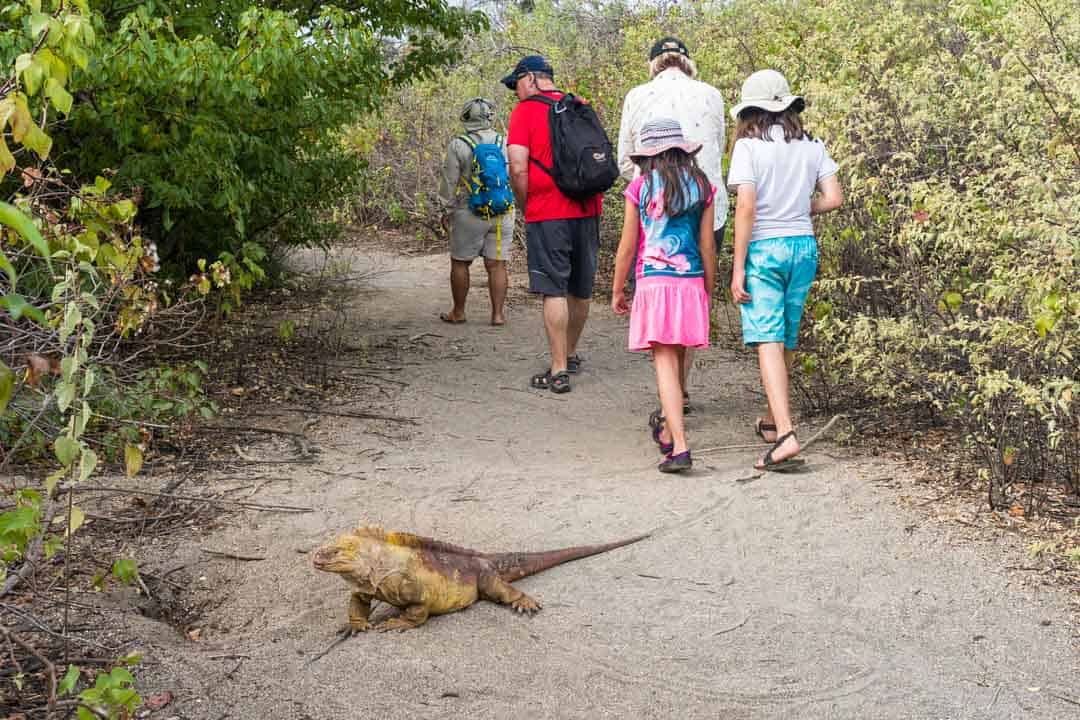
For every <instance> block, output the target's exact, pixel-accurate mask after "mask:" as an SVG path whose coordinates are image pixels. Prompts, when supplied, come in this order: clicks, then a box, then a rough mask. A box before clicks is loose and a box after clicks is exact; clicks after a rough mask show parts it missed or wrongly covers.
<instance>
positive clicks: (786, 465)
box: [754, 430, 806, 472]
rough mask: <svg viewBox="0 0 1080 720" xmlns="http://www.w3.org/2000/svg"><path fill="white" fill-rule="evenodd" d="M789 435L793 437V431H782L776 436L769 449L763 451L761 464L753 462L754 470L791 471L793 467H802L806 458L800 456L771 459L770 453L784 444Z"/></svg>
mask: <svg viewBox="0 0 1080 720" xmlns="http://www.w3.org/2000/svg"><path fill="white" fill-rule="evenodd" d="M789 437H795V431H794V430H792V431H791V432H787V433H784V434H783V435H782V436H781V437H778V438H776V442H775V443H773V446H772V447H771V448H769V451H768V452H767V453H765V457H764V458H762V459H763V460H764V461H765V462H764V464H762V465H758V464H757V463H754V469H755V470H765V471H768V472H791V471H792V470H794V469H795V468H799V467H802V466H803V465H805V464H806V460H804V459H803V458H800V457H790V458H787V459H785V460H778V461H775V462H774V461H773V459H772V454H773V453H774V452H775V451H776V450H778V449H779V448H780V446H781V445H783V444H784V441H785V440H787V439H788V438H789Z"/></svg>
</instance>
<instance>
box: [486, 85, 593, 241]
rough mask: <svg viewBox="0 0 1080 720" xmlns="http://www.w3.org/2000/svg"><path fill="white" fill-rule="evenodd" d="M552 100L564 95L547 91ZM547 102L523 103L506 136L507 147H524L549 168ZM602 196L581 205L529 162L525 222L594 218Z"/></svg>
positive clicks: (513, 115)
mask: <svg viewBox="0 0 1080 720" xmlns="http://www.w3.org/2000/svg"><path fill="white" fill-rule="evenodd" d="M543 94H544V95H546V96H547V97H549V98H551V99H552V100H558V99H559V98H561V97H562V93H561V92H558V91H544V93H543ZM549 109H550V108H549V107H548V105H547V104H546V103H543V102H538V101H536V100H522V101H520V102H518V104H517V106H515V107H514V110H513V112H511V113H510V123H509V129H508V132H507V134H506V144H507V145H521V146H523V147H526V148H528V149H529V157H530V158H534V159H536V160H538V161H539V162H541V163H543V165H544V167H546V168H550V167H551V166H552V162H553V154H552V151H551V127H550V125H549V124H548V110H549ZM602 198H603V196H602V195H597V196H596V197H595V198H593V199H592V200H586V201H585V202H584V203H580V202H578V201H577V200H571V199H570V198H568V197H566V196H565V195H563V194H562V193H561V192H559V188H558V187H556V185H555V181H554V180H553V179H552V178H551V176H550V175H548V174H547V173H546V172H544V171H543V170H542V169H540V168H539V167H537V166H536V163H534V162H533V161H532V159H530V160H529V190H528V193H527V198H526V202H525V222H541V221H543V220H569V219H571V218H583V217H593V216H594V215H599V214H600V203H601V199H602Z"/></svg>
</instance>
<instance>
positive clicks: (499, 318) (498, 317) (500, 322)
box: [491, 313, 506, 327]
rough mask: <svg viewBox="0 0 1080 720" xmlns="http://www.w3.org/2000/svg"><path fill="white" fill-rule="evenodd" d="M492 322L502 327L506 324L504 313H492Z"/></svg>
mask: <svg viewBox="0 0 1080 720" xmlns="http://www.w3.org/2000/svg"><path fill="white" fill-rule="evenodd" d="M491 324H492V325H494V326H495V327H500V326H502V325H505V324H506V318H505V317H503V316H502V315H495V314H494V313H492V315H491Z"/></svg>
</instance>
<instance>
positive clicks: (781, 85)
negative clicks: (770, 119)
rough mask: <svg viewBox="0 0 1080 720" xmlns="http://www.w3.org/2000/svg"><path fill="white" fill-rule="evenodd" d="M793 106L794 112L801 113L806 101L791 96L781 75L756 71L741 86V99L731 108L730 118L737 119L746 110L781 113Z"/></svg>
mask: <svg viewBox="0 0 1080 720" xmlns="http://www.w3.org/2000/svg"><path fill="white" fill-rule="evenodd" d="M791 106H794V109H795V112H802V111H803V108H805V107H806V101H805V100H803V99H802V97H801V96H799V95H792V94H791V86H790V85H788V81H787V80H786V79H785V78H784V76H783V75H781V74H780V73H778V72H777V71H775V70H758V71H757V72H756V73H754V74H753V75H751V76H750V77H748V78H746V82H744V83H743V86H742V98H740V102H739V104H738V105H736V106H735V107H733V108H731V117H733V118H735V119H736V120H738V119H739V113H741V112H742V111H743V110H746V109H747V108H760V109H761V110H767V111H769V112H783V111H784V110H787V109H788V108H789V107H791Z"/></svg>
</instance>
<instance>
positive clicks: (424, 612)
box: [375, 604, 428, 632]
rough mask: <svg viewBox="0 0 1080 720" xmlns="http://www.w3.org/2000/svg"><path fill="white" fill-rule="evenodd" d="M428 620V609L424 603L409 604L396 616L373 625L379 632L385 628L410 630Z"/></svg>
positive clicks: (385, 629)
mask: <svg viewBox="0 0 1080 720" xmlns="http://www.w3.org/2000/svg"><path fill="white" fill-rule="evenodd" d="M427 620H428V609H427V607H426V606H424V605H420V604H416V605H409V606H408V607H406V608H405V609H404V610H402V611H401V614H400V615H398V616H397V617H392V618H388V619H386V620H383V621H382V622H381V623H379V624H378V625H376V626H375V629H376V630H378V631H379V632H386V631H387V630H411V629H412V628H416V627H420V626H421V625H423V624H424V623H426V622H427Z"/></svg>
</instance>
